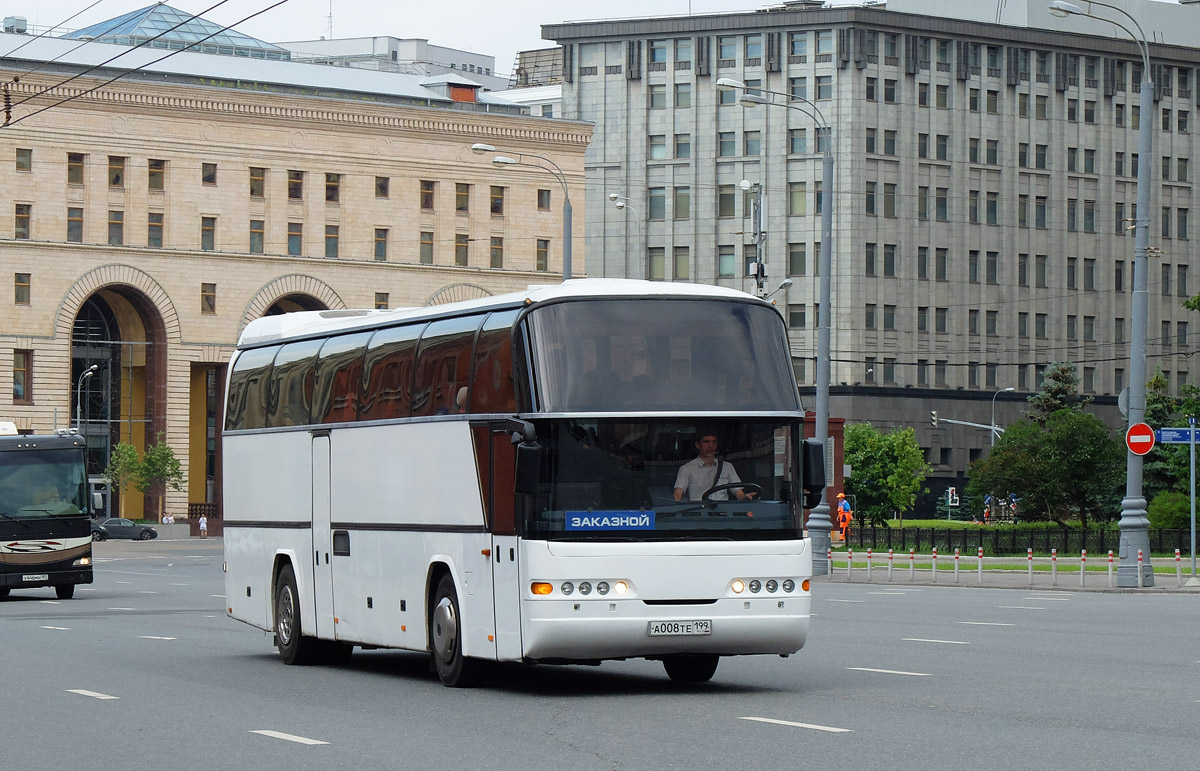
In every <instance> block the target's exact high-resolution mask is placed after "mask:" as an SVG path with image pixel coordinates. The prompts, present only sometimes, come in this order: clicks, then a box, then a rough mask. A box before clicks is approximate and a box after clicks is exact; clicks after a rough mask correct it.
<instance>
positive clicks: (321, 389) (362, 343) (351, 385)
mask: <svg viewBox="0 0 1200 771" xmlns="http://www.w3.org/2000/svg"><path fill="white" fill-rule="evenodd" d="M370 338H371V333H370V332H359V333H357V334H353V335H340V336H338V337H331V338H329V339H328V340H326V341H325V345H323V346H322V347H321V355H320V356H318V357H317V366H316V377H315V382H314V385H313V408H312V422H313V423H342V422H347V421H352V420H357V419H358V395H359V388H360V386H361V381H362V366H363V354H364V352H365V351H366V347H367V341H368V340H369V339H370Z"/></svg>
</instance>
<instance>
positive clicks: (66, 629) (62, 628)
mask: <svg viewBox="0 0 1200 771" xmlns="http://www.w3.org/2000/svg"><path fill="white" fill-rule="evenodd" d="M42 629H53V630H54V631H56V632H69V631H71V627H69V626H44V627H42Z"/></svg>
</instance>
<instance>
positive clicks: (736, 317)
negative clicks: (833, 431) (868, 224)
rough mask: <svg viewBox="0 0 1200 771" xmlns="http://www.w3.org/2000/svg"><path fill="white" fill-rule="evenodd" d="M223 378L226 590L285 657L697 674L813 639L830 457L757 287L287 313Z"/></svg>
mask: <svg viewBox="0 0 1200 771" xmlns="http://www.w3.org/2000/svg"><path fill="white" fill-rule="evenodd" d="M227 396H228V398H227V404H226V414H225V426H224V435H223V442H224V470H223V478H224V485H225V488H224V502H225V503H224V505H225V520H224V539H225V563H226V565H225V570H226V579H225V589H226V597H227V598H228V600H227V604H228V613H229V615H230V616H231V617H232V618H235V619H238V620H240V621H244V622H247V623H249V624H251V625H253V626H256V627H259V628H261V629H264V630H268V631H273V632H274V634H275V644H276V645H277V647H278V649H279V654H280V656H281V658H282V659H283V661H285V662H287V663H289V664H298V663H303V662H309V661H320V660H325V661H329V660H334V661H336V660H341V659H344V658H345V657H346V656H348V655H349V654H350V652H351V651H352V650H353V648H354V646H356V645H357V646H363V647H387V648H402V649H408V650H415V651H428V652H430V654H431V656H432V659H433V662H434V664H435V666H436V670H437V673H438V675H439V677H440V678H441V680H442V682H443V683H445V684H446V685H450V686H457V685H467V684H469V683H470V682H472V681H473V680H474V679H476V677H477V676H478V674H479V671H480V666H481V664H482V663H483V662H486V661H523V662H531V663H532V662H544V663H570V662H597V661H600V660H605V659H625V658H634V657H643V658H649V659H658V660H661V661H662V662H663V663H664V665H665V668H666V671H667V673H668V675H669V676H670V677H671V678H672V679H675V680H680V681H690V682H697V681H705V680H708V679H709V678H711V677H712V675H713V672H714V671H715V669H716V666H717V662H718V658H719V657H720V656H732V655H742V654H778V655H788V654H791V653H794V652H795V651H797V650H799V649H800V648H801V646H803V645H804V641H805V636H806V634H807V631H808V621H809V605H810V595H809V579H810V577H811V573H812V555H811V544H810V542H809V540H808V539H806V538H804V536H803V507H805V506H811V505H815V501H816V498H818V497H819V495H820V490H821V488H822V487H823V486H824V466H823V459H822V457H821V453H820V448H819V446H818V445H816V444H814V443H813V441H812V440H809V442H808V443H805V442H804V440H803V438H802V437H803V433H802V432H803V416H804V413H803V411H802V409H801V406H800V403H799V395H798V393H797V389H796V382H795V379H794V377H793V374H792V368H791V356H790V354H789V350H788V345H787V338H786V335H785V329H784V324H783V321H782V319H781V317H780V315H779V313H778V312H777V311H776V310H775V309H774V308H773V307H772V306H771V305H769V304H767V303H765V302H763V301H761V300H759V299H756V298H754V297H752V296H750V295H747V294H744V293H742V292H737V291H733V290H728V289H722V288H716V287H702V286H695V285H686V284H683V285H681V284H671V283H657V282H656V283H650V282H645V281H624V280H599V279H582V280H575V281H567V282H565V283H563V284H561V285H555V286H544V287H530V288H529V290H528V291H525V292H519V293H515V294H510V295H505V296H498V297H489V298H486V299H482V300H473V301H469V302H461V303H455V304H452V305H442V306H435V307H427V308H410V309H398V310H390V311H316V312H306V313H291V314H287V315H283V316H272V317H267V318H262V319H258V320H257V321H254V322H252V323H251V324H249V325H248V326H247V327H246V329H245V331H244V333H243V334H242V337H241V340H240V342H239V345H238V350H237V353H236V354H235V356H234V358H233V361H232V364H231V366H230V368H229V382H228V391H227ZM714 451H715V453H714ZM698 458H699V460H697V459H698ZM689 462H691V465H693V466H695V467H696V468H694V469H692V470H691V471H688V472H681V471H680V468H681V466H684V465H685V464H689ZM705 475H707V476H705ZM681 480H683V481H681ZM697 480H698V481H697ZM680 485H684V486H685V487H686V489H676V488H677V486H680ZM705 488H709V489H705ZM677 498H679V500H677Z"/></svg>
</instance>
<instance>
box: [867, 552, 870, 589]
mask: <svg viewBox="0 0 1200 771" xmlns="http://www.w3.org/2000/svg"><path fill="white" fill-rule="evenodd" d="M867 583H871V550H870V549H867Z"/></svg>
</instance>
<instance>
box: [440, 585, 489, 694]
mask: <svg viewBox="0 0 1200 771" xmlns="http://www.w3.org/2000/svg"><path fill="white" fill-rule="evenodd" d="M461 622H462V617H461V615H460V614H459V605H458V590H457V589H455V587H454V578H453V577H452V576H451V575H450V574H449V573H444V574H443V575H442V578H441V580H439V581H438V585H437V590H436V591H435V592H434V595H433V605H432V606H430V608H429V651H430V655H431V656H432V657H433V666H434V669H435V670H436V671H437V676H438V679H439V680H441V681H442V685H445V686H447V687H449V688H469V687H471V686H472V685H474V684H475V682H476V680H477V679H478V671H479V663H480V662H478V661H475V660H473V659H469V658H467V657H466V656H464V655H463V653H462V623H461Z"/></svg>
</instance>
